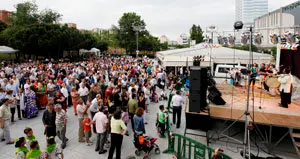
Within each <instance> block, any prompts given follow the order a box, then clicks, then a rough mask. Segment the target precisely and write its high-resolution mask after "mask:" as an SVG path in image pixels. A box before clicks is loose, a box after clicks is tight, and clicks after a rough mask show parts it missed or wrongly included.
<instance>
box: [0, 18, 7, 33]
mask: <svg viewBox="0 0 300 159" xmlns="http://www.w3.org/2000/svg"><path fill="white" fill-rule="evenodd" d="M6 28H7V25H6V24H5V23H4V22H2V21H0V33H1V32H2V31H3V30H5V29H6Z"/></svg>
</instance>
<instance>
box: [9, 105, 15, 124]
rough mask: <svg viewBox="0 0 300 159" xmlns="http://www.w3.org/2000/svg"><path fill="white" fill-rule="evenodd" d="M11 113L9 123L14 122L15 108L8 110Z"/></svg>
mask: <svg viewBox="0 0 300 159" xmlns="http://www.w3.org/2000/svg"><path fill="white" fill-rule="evenodd" d="M10 112H11V122H14V121H15V113H16V108H10Z"/></svg>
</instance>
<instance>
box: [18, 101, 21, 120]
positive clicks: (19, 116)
mask: <svg viewBox="0 0 300 159" xmlns="http://www.w3.org/2000/svg"><path fill="white" fill-rule="evenodd" d="M17 113H18V118H19V119H20V120H21V119H22V116H21V109H20V104H18V105H17Z"/></svg>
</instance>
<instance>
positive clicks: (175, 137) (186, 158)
mask: <svg viewBox="0 0 300 159" xmlns="http://www.w3.org/2000/svg"><path fill="white" fill-rule="evenodd" d="M163 153H171V154H174V155H175V156H176V157H177V159H212V156H213V153H214V149H212V148H210V147H207V146H205V145H203V144H201V143H200V142H197V141H195V140H193V139H191V138H188V137H186V136H182V135H180V134H172V133H169V134H168V149H167V150H165V151H164V152H163ZM220 155H221V157H222V158H223V159H231V157H229V156H227V155H226V154H224V153H222V152H220Z"/></svg>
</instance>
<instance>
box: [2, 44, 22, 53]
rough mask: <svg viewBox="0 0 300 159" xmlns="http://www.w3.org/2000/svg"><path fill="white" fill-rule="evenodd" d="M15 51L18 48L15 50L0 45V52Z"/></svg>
mask: <svg viewBox="0 0 300 159" xmlns="http://www.w3.org/2000/svg"><path fill="white" fill-rule="evenodd" d="M15 52H18V50H15V49H13V48H11V47H8V46H0V53H3V54H11V53H15Z"/></svg>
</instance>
